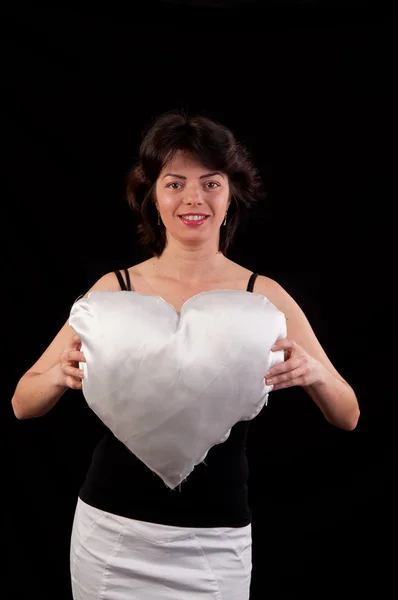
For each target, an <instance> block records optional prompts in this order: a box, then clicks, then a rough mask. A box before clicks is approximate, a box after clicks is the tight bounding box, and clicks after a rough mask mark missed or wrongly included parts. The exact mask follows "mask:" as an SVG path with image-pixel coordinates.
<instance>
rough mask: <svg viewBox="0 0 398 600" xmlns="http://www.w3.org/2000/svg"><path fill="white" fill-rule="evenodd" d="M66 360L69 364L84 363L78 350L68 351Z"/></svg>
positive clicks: (81, 353)
mask: <svg viewBox="0 0 398 600" xmlns="http://www.w3.org/2000/svg"><path fill="white" fill-rule="evenodd" d="M68 358H69V360H70V361H71V362H86V359H85V357H84V354H83V352H80V351H79V350H69V354H68Z"/></svg>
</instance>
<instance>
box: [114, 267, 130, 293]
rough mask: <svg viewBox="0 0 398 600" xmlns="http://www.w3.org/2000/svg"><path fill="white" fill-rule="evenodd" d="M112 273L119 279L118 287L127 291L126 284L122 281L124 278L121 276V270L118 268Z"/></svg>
mask: <svg viewBox="0 0 398 600" xmlns="http://www.w3.org/2000/svg"><path fill="white" fill-rule="evenodd" d="M114 273H115V275H116V277H117V279H118V281H119V285H120V289H121V290H123V291H124V292H127V289H126V284H125V283H124V279H123V277H122V274H121V272H120V271H119V270H117V271H115V272H114Z"/></svg>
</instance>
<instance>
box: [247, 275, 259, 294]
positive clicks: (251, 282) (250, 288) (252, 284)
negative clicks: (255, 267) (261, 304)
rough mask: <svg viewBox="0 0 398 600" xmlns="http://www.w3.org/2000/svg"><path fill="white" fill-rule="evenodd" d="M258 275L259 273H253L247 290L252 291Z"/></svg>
mask: <svg viewBox="0 0 398 600" xmlns="http://www.w3.org/2000/svg"><path fill="white" fill-rule="evenodd" d="M257 277H258V273H252V274H251V276H250V279H249V283H248V284H247V290H246V291H247V292H252V291H253V287H254V282H255V281H256V279H257Z"/></svg>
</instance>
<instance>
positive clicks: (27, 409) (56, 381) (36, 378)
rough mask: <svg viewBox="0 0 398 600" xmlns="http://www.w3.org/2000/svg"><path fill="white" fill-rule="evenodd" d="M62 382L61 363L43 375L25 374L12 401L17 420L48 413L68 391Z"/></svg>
mask: <svg viewBox="0 0 398 600" xmlns="http://www.w3.org/2000/svg"><path fill="white" fill-rule="evenodd" d="M61 380H62V374H61V370H60V364H59V363H56V364H55V365H54V366H53V367H51V368H50V369H48V370H47V371H44V372H43V373H30V372H29V371H28V372H27V373H25V375H23V376H22V377H21V379H20V380H19V382H18V385H17V387H16V389H15V392H14V395H13V397H12V400H11V404H12V408H13V410H14V414H15V416H16V417H17V419H31V418H33V417H42V416H43V415H45V414H46V413H48V412H49V411H50V410H51V409H52V408H53V407H54V406H55V405H56V404H57V402H58V400H59V399H60V398H61V397H62V396H63V395H64V393H65V392H66V391H67V389H68V387H67V386H64V385H62V383H61Z"/></svg>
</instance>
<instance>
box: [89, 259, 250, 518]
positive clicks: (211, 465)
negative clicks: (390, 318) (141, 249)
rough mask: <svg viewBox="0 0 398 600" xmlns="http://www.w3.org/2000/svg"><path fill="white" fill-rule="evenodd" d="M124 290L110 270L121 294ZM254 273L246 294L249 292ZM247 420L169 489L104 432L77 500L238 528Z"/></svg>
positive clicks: (123, 512) (244, 507)
mask: <svg viewBox="0 0 398 600" xmlns="http://www.w3.org/2000/svg"><path fill="white" fill-rule="evenodd" d="M124 272H125V275H126V280H127V286H128V287H127V289H126V286H125V283H124V280H123V277H122V275H121V273H120V271H115V274H116V276H117V278H118V280H119V283H120V287H121V289H122V290H126V291H132V290H131V283H130V277H129V273H128V271H127V270H126V269H125V270H124ZM256 277H257V274H256V273H253V274H252V275H251V277H250V280H249V283H248V286H247V291H248V292H252V291H253V286H254V282H255V279H256ZM249 424H250V421H240V422H238V423H236V425H234V426H233V427H232V429H231V433H230V435H229V438H228V439H227V440H226V441H225V442H224V443H223V444H217V445H216V446H213V447H212V448H211V449H210V450H209V452H208V454H207V456H206V458H205V460H204V462H202V463H200V464H199V465H197V466H196V467H195V468H194V470H193V471H192V473H191V474H190V475H189V476H188V478H187V479H186V481H184V482H183V483H181V485H180V486H178V487H177V488H175V489H174V490H171V489H170V488H168V487H167V486H166V485H165V484H164V482H163V481H162V480H161V479H160V477H158V476H157V475H156V474H154V473H153V472H152V471H151V470H150V469H149V468H148V467H147V466H146V465H145V464H144V463H143V462H141V461H140V460H139V459H138V458H137V457H136V456H135V455H134V454H132V452H130V450H128V448H127V447H126V446H125V445H124V444H123V443H122V442H120V441H119V440H118V439H116V437H115V436H114V435H113V434H112V433H111V431H109V430H108V432H107V433H106V434H105V436H104V437H103V438H102V439H101V441H100V442H99V444H98V445H97V447H96V449H95V450H94V454H93V458H92V461H91V466H90V468H89V470H88V473H87V476H86V480H85V482H84V484H83V486H82V487H81V489H80V492H79V496H80V498H81V499H82V500H83V502H86V503H87V504H90V505H91V506H94V507H96V508H98V509H100V510H104V511H107V512H110V513H113V514H116V515H120V516H123V517H128V518H131V519H137V520H140V521H147V522H152V523H161V524H163V525H174V526H179V527H244V526H246V525H248V524H249V523H250V522H251V510H250V508H249V503H248V488H247V482H248V476H249V470H248V463H247V457H246V453H245V450H246V439H247V434H248V430H249Z"/></svg>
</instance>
